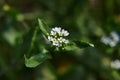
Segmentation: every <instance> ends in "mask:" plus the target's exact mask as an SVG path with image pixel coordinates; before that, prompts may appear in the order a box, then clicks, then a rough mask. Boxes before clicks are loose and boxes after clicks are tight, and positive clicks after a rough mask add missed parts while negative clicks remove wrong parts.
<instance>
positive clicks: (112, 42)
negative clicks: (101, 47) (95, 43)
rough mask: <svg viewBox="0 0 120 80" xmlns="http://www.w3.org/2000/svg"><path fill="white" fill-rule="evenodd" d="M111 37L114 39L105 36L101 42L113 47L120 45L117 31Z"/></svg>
mask: <svg viewBox="0 0 120 80" xmlns="http://www.w3.org/2000/svg"><path fill="white" fill-rule="evenodd" d="M110 35H111V37H112V38H111V37H106V36H103V37H102V38H101V42H103V43H104V44H106V45H110V46H111V47H115V46H116V45H117V44H118V43H119V35H118V34H117V33H116V32H115V31H112V32H111V33H110Z"/></svg>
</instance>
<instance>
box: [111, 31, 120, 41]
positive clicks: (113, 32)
mask: <svg viewBox="0 0 120 80" xmlns="http://www.w3.org/2000/svg"><path fill="white" fill-rule="evenodd" d="M110 34H111V36H112V38H113V40H114V41H116V42H118V41H119V35H118V34H117V32H115V31H112V32H111V33H110Z"/></svg>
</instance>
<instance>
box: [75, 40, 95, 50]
mask: <svg viewBox="0 0 120 80" xmlns="http://www.w3.org/2000/svg"><path fill="white" fill-rule="evenodd" d="M73 42H74V43H75V45H76V46H77V47H79V48H86V47H94V44H91V43H89V42H83V41H73Z"/></svg>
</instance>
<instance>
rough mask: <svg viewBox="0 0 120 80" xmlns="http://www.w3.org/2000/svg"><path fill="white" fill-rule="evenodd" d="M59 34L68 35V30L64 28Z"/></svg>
mask: <svg viewBox="0 0 120 80" xmlns="http://www.w3.org/2000/svg"><path fill="white" fill-rule="evenodd" d="M61 34H62V35H63V36H68V35H69V33H68V31H66V30H64V29H62V32H61Z"/></svg>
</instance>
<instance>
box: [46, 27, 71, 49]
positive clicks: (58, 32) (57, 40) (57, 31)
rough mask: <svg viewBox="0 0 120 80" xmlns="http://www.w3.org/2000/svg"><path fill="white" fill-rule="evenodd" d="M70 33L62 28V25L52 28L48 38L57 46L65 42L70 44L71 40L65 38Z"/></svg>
mask: <svg viewBox="0 0 120 80" xmlns="http://www.w3.org/2000/svg"><path fill="white" fill-rule="evenodd" d="M68 35H69V32H68V31H66V30H64V29H61V28H60V27H55V28H52V30H51V31H50V34H49V36H48V40H49V41H50V42H51V43H52V44H53V45H54V46H57V47H61V46H63V45H64V44H65V45H66V44H68V43H69V41H68V40H67V39H65V37H66V36H68Z"/></svg>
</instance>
